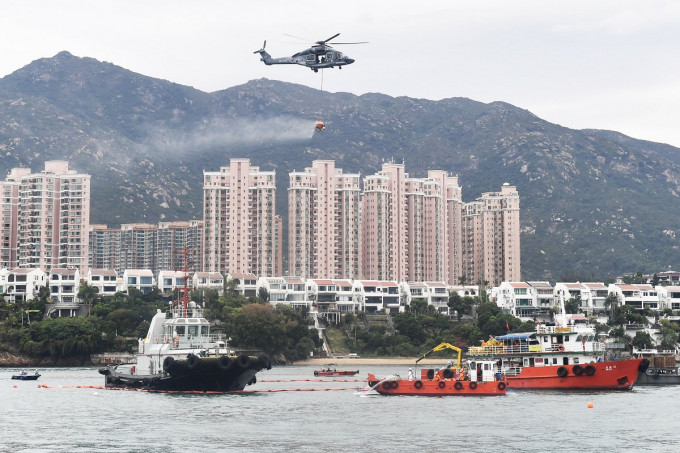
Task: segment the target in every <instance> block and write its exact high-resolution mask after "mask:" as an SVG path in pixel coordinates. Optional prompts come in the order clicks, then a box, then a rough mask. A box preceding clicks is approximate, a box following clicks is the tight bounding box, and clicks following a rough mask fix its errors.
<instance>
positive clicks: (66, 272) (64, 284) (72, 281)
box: [49, 268, 80, 308]
mask: <svg viewBox="0 0 680 453" xmlns="http://www.w3.org/2000/svg"><path fill="white" fill-rule="evenodd" d="M49 278H50V299H51V300H52V301H53V302H54V303H56V304H74V305H76V306H77V305H78V301H77V300H76V299H77V296H78V290H79V289H80V270H78V268H73V269H60V268H54V269H52V270H51V271H50V274H49ZM76 308H77V307H76Z"/></svg>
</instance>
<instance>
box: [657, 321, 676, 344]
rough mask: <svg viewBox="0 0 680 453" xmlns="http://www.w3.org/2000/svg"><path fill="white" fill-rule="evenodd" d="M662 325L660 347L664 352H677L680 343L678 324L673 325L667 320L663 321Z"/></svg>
mask: <svg viewBox="0 0 680 453" xmlns="http://www.w3.org/2000/svg"><path fill="white" fill-rule="evenodd" d="M660 324H661V340H660V341H659V347H660V348H661V349H662V350H664V351H668V350H675V348H676V347H677V343H678V341H680V338H679V335H678V330H680V328H679V327H677V325H676V324H673V323H672V322H670V321H669V320H667V319H662V320H661V321H660Z"/></svg>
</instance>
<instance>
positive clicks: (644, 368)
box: [638, 359, 649, 373]
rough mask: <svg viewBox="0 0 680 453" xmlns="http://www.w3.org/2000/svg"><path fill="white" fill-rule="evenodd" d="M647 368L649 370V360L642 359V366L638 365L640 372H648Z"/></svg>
mask: <svg viewBox="0 0 680 453" xmlns="http://www.w3.org/2000/svg"><path fill="white" fill-rule="evenodd" d="M647 368H649V360H647V359H642V362H640V365H638V371H639V372H640V373H644V372H645V371H647Z"/></svg>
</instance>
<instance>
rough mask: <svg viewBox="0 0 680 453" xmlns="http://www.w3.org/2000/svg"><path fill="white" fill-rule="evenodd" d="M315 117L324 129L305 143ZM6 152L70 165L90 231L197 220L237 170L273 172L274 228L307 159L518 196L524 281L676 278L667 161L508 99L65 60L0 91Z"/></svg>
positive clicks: (31, 70)
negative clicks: (198, 79)
mask: <svg viewBox="0 0 680 453" xmlns="http://www.w3.org/2000/svg"><path fill="white" fill-rule="evenodd" d="M319 117H321V119H323V120H324V122H325V123H326V126H327V128H326V130H325V131H324V132H323V133H316V134H314V133H313V132H312V129H313V125H314V122H315V121H316V120H318V119H320V118H319ZM307 124H308V126H307ZM0 149H1V150H2V153H3V159H2V161H1V162H0V171H4V172H5V173H7V172H8V171H9V170H10V169H11V168H13V167H19V166H24V167H29V168H31V169H32V170H33V171H40V170H42V169H43V168H44V162H45V161H46V160H52V159H64V160H67V161H69V163H70V165H71V168H73V169H76V170H78V171H80V172H83V173H88V174H90V175H92V202H91V216H92V217H91V221H92V223H105V224H109V225H111V226H114V227H115V226H117V225H118V224H120V223H131V222H151V223H156V222H159V221H167V220H188V219H196V218H201V217H202V211H201V206H202V183H203V171H204V170H218V169H219V167H220V166H227V165H229V158H231V157H248V158H250V159H251V161H252V164H253V165H258V166H260V167H261V168H262V169H263V170H275V171H276V183H277V187H278V191H277V201H276V203H277V213H278V214H280V215H282V216H283V218H284V219H286V218H287V215H286V214H287V212H286V211H287V206H288V204H287V191H286V188H287V186H288V173H289V172H291V171H293V170H298V171H300V170H303V169H304V168H305V167H308V166H310V165H311V163H312V161H313V160H314V159H334V160H335V161H336V166H337V167H338V168H342V169H343V170H344V171H345V172H360V173H361V174H362V175H368V174H372V173H374V172H376V171H379V170H380V168H381V165H382V163H383V162H386V161H390V160H394V161H397V162H402V161H403V162H404V163H405V165H406V169H407V171H408V173H409V175H411V176H413V177H424V176H425V175H426V171H427V170H428V169H443V170H446V171H448V172H450V173H451V174H455V175H458V176H459V181H460V184H461V186H462V189H463V198H464V201H472V200H473V199H475V198H477V197H479V196H480V195H481V193H483V192H490V191H497V190H499V188H500V187H501V185H502V184H503V183H505V182H508V183H510V184H512V185H515V186H517V189H518V191H519V195H520V200H521V201H520V205H521V213H520V220H521V240H522V242H521V252H522V279H523V280H551V281H556V280H559V279H560V277H561V276H562V275H586V276H591V277H593V278H591V280H603V279H604V278H605V277H606V276H610V275H621V274H623V273H626V272H635V271H639V270H640V271H643V272H645V273H652V272H658V271H660V270H667V269H668V268H669V267H670V268H680V254H678V250H679V248H680V227H679V225H680V210H678V209H669V207H671V208H672V207H673V206H677V205H678V201H679V199H678V197H679V196H680V162H679V156H680V153H679V150H678V149H677V148H674V147H672V146H668V145H664V144H659V143H652V142H648V141H642V140H635V139H632V138H630V137H626V136H624V135H622V134H619V133H616V132H612V131H597V130H573V129H568V128H565V127H562V126H559V125H556V124H551V123H549V122H547V121H544V120H542V119H541V118H538V117H536V116H535V115H533V114H532V113H531V112H528V111H526V110H523V109H521V108H517V107H515V106H512V105H510V104H507V103H503V102H492V103H489V104H484V103H480V102H476V101H473V100H470V99H465V98H451V99H443V100H440V101H430V100H425V99H412V98H408V97H398V98H393V97H390V96H386V95H382V94H377V93H372V94H365V95H362V96H355V95H352V94H348V93H332V92H323V93H322V92H320V91H318V90H314V89H311V88H308V87H304V86H300V85H295V84H290V83H283V82H278V81H272V80H267V79H261V80H254V81H250V82H248V83H246V84H244V85H241V86H236V87H231V88H228V89H225V90H222V91H218V92H214V93H205V92H202V91H200V90H196V89H194V88H191V87H186V86H181V85H178V84H174V83H171V82H168V81H165V80H159V79H154V78H151V77H146V76H143V75H140V74H135V73H133V72H131V71H128V70H126V69H124V68H120V67H118V66H115V65H113V64H110V63H102V62H99V61H97V60H94V59H91V58H78V57H74V56H73V55H71V54H69V53H68V52H61V53H59V54H57V55H55V56H54V57H52V58H43V59H40V60H36V61H34V62H32V63H31V64H29V65H27V66H26V67H24V68H21V69H20V70H17V71H15V72H14V73H12V74H10V75H7V76H5V77H3V78H2V79H0ZM284 228H285V229H287V223H286V222H284ZM283 237H284V240H285V238H287V234H286V232H285V231H284V236H283ZM284 256H285V254H284Z"/></svg>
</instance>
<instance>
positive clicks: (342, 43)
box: [333, 41, 368, 46]
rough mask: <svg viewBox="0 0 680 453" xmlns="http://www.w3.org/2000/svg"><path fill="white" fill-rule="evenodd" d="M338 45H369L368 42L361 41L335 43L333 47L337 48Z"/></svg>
mask: <svg viewBox="0 0 680 453" xmlns="http://www.w3.org/2000/svg"><path fill="white" fill-rule="evenodd" d="M338 44H340V45H343V46H344V45H345V44H368V41H359V42H334V43H333V45H334V46H337V45H338Z"/></svg>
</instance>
